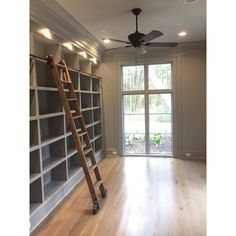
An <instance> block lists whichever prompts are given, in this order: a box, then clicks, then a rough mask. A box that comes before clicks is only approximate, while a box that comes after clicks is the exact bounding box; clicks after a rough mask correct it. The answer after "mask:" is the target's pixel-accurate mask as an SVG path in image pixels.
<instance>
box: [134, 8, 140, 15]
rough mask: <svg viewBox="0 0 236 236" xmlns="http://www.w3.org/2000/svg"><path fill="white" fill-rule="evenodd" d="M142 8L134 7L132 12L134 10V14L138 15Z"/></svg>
mask: <svg viewBox="0 0 236 236" xmlns="http://www.w3.org/2000/svg"><path fill="white" fill-rule="evenodd" d="M141 11H142V10H141V9H140V8H134V9H132V12H133V14H134V15H135V16H138V15H139V14H140V13H141Z"/></svg>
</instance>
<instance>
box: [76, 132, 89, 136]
mask: <svg viewBox="0 0 236 236" xmlns="http://www.w3.org/2000/svg"><path fill="white" fill-rule="evenodd" d="M86 133H87V132H79V133H78V135H79V136H80V137H81V136H84V135H85V134H86Z"/></svg>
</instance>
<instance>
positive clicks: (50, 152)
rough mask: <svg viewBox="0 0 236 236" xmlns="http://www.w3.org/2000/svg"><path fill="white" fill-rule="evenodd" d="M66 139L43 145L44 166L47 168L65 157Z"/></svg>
mask: <svg viewBox="0 0 236 236" xmlns="http://www.w3.org/2000/svg"><path fill="white" fill-rule="evenodd" d="M65 156H66V152H65V139H64V138H63V139H60V140H59V141H56V142H54V143H51V144H49V145H46V146H44V147H42V161H43V168H44V169H47V168H48V167H50V166H51V165H53V164H55V163H56V162H57V161H59V160H61V159H63V158H65Z"/></svg>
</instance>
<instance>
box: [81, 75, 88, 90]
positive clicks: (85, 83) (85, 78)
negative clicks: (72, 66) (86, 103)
mask: <svg viewBox="0 0 236 236" xmlns="http://www.w3.org/2000/svg"><path fill="white" fill-rule="evenodd" d="M80 90H84V91H91V77H90V76H89V75H85V74H82V73H80Z"/></svg>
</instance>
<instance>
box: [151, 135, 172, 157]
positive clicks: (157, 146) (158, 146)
mask: <svg viewBox="0 0 236 236" xmlns="http://www.w3.org/2000/svg"><path fill="white" fill-rule="evenodd" d="M171 143H172V140H171V134H162V133H158V134H156V133H155V134H153V133H150V141H149V149H150V153H155V154H159V155H171V154H172V145H171Z"/></svg>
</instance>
